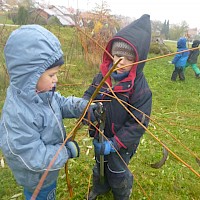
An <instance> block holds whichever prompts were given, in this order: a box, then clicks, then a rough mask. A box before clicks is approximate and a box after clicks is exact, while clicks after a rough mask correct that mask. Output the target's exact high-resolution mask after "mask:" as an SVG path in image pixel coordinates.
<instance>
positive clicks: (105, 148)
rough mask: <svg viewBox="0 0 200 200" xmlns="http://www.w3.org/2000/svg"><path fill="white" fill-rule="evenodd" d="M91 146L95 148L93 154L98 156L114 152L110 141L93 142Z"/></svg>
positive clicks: (95, 140)
mask: <svg viewBox="0 0 200 200" xmlns="http://www.w3.org/2000/svg"><path fill="white" fill-rule="evenodd" d="M93 145H94V148H95V152H96V153H98V154H100V155H108V154H110V153H111V152H115V149H114V147H113V145H114V144H113V142H112V141H107V140H106V141H104V142H103V143H100V142H98V140H97V139H94V140H93Z"/></svg>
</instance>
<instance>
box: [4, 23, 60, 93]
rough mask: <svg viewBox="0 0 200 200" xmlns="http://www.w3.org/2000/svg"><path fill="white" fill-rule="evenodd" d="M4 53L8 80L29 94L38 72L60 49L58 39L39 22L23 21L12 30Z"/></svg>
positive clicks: (39, 74) (47, 64)
mask: <svg viewBox="0 0 200 200" xmlns="http://www.w3.org/2000/svg"><path fill="white" fill-rule="evenodd" d="M27 35H29V37H27ZM4 55H5V59H6V66H7V69H8V73H9V76H10V84H11V85H13V86H14V87H16V88H18V89H20V90H23V92H25V93H26V94H29V95H30V96H32V95H33V94H35V89H36V84H37V81H38V79H39V77H40V76H41V74H42V73H44V71H45V70H46V69H47V68H48V67H49V66H51V65H52V64H53V63H54V62H55V61H56V60H58V59H59V58H60V57H61V56H62V55H63V52H62V50H61V45H60V42H59V40H58V39H57V38H56V37H55V35H53V34H52V33H51V32H49V31H48V30H47V29H45V28H43V27H42V26H39V25H25V26H21V27H20V28H19V29H17V30H15V31H13V32H12V34H11V35H10V37H9V38H8V40H7V43H6V45H5V49H4Z"/></svg>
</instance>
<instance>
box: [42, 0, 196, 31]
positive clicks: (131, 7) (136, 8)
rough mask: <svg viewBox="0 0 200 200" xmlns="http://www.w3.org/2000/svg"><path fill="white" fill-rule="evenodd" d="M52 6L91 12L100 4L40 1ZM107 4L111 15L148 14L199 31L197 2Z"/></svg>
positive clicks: (120, 0)
mask: <svg viewBox="0 0 200 200" xmlns="http://www.w3.org/2000/svg"><path fill="white" fill-rule="evenodd" d="M42 1H45V2H47V3H49V4H53V5H63V6H67V7H73V8H75V9H80V10H82V9H84V10H86V9H87V10H91V9H93V8H94V7H95V3H97V4H101V2H102V1H101V0H42ZM104 1H106V2H107V4H108V6H109V8H110V10H111V14H121V15H124V16H129V17H131V18H139V17H140V16H141V15H143V14H149V15H150V16H151V20H159V21H161V22H163V23H164V21H165V20H169V23H170V24H181V22H182V21H186V22H187V24H189V27H190V28H196V27H197V28H198V29H200V7H199V5H198V4H199V3H198V2H199V0H185V1H183V0H137V1H135V0H104Z"/></svg>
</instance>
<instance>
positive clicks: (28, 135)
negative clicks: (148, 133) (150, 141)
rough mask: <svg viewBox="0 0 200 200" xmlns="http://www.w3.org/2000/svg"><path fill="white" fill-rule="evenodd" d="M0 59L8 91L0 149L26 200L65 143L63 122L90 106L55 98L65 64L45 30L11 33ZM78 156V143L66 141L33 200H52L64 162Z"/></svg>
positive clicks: (23, 29) (33, 27)
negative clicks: (2, 57)
mask: <svg viewBox="0 0 200 200" xmlns="http://www.w3.org/2000/svg"><path fill="white" fill-rule="evenodd" d="M4 54H5V59H6V66H7V70H8V73H9V77H10V85H9V87H8V89H7V96H6V100H5V103H4V107H3V110H2V117H1V121H0V148H1V149H2V152H3V154H4V156H5V159H6V161H7V163H8V165H9V167H10V168H11V170H12V172H13V174H14V176H15V179H16V181H17V183H18V184H19V185H21V186H23V188H24V194H25V197H26V200H30V199H31V196H32V194H33V192H34V190H35V189H36V187H37V185H38V183H39V181H40V179H41V177H42V175H43V174H44V172H45V170H46V169H47V167H48V166H49V163H50V162H51V161H52V158H53V157H54V155H55V154H56V152H57V151H58V149H59V148H60V147H61V145H62V143H63V142H64V140H65V138H66V132H65V128H64V125H63V122H62V119H63V118H78V117H79V116H80V115H81V113H82V112H83V110H84V108H85V106H86V105H87V103H88V101H87V100H84V99H82V98H77V97H73V96H70V97H67V98H66V97H63V96H61V95H60V94H59V93H57V92H54V90H55V85H56V83H57V81H58V79H57V73H58V70H59V68H60V66H61V65H62V64H63V63H64V61H63V52H62V50H61V45H60V42H59V40H58V39H57V38H56V36H55V35H53V34H52V33H51V32H49V31H48V30H47V29H45V28H43V27H41V26H39V25H25V26H22V27H20V28H19V29H17V30H15V31H13V32H12V33H11V35H10V37H9V38H8V40H7V43H6V45H5V49H4ZM90 110H91V109H90ZM90 115H93V111H92V110H91V114H90ZM93 116H94V115H93ZM78 155H79V148H78V145H77V143H76V142H75V141H68V142H67V143H66V144H65V146H64V148H63V149H62V150H61V151H60V153H59V155H58V157H57V159H56V160H55V162H54V164H53V166H52V168H51V169H50V171H49V173H48V175H47V177H46V179H45V181H44V184H43V186H42V188H41V191H40V193H39V194H38V196H37V200H47V199H48V200H54V199H55V198H56V181H57V178H58V173H59V170H60V169H61V168H62V167H63V166H64V165H65V163H66V161H67V160H68V159H70V158H75V157H77V156H78Z"/></svg>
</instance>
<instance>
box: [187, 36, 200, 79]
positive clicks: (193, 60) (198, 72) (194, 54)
mask: <svg viewBox="0 0 200 200" xmlns="http://www.w3.org/2000/svg"><path fill="white" fill-rule="evenodd" d="M199 44H200V41H199V40H194V41H193V43H192V48H195V47H198V46H199ZM198 56H199V49H194V50H192V51H190V54H189V57H188V59H187V63H186V65H185V68H186V67H188V66H191V67H192V69H193V71H194V73H195V76H196V77H197V78H200V69H199V68H198V66H197V59H198Z"/></svg>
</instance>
